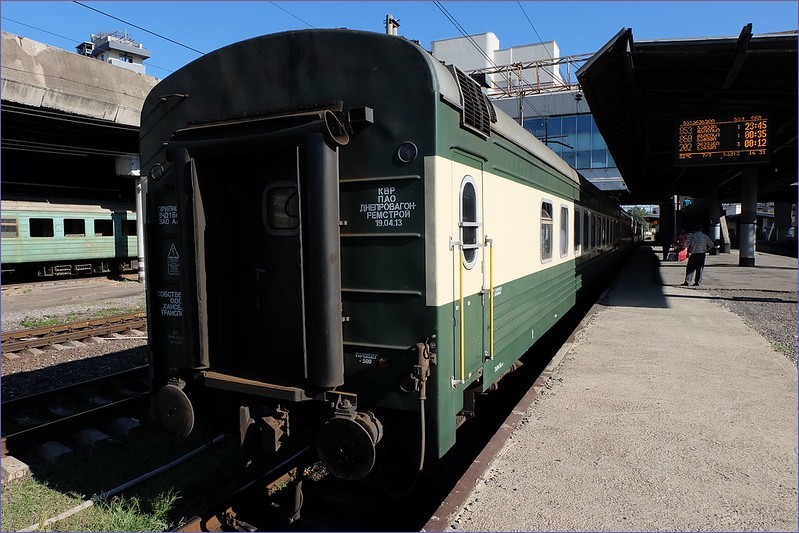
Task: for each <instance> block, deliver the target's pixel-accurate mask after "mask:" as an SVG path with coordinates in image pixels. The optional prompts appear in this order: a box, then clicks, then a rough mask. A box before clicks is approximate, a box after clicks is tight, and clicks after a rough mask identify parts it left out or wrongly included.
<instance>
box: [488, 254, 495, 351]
mask: <svg viewBox="0 0 799 533" xmlns="http://www.w3.org/2000/svg"><path fill="white" fill-rule="evenodd" d="M488 334H489V342H490V343H491V346H490V348H491V351H490V352H489V355H488V357H489V358H490V359H493V358H494V241H493V239H488Z"/></svg>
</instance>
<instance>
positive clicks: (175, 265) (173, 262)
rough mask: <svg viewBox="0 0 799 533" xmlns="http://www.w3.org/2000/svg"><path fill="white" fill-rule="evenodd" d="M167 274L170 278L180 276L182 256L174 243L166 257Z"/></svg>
mask: <svg viewBox="0 0 799 533" xmlns="http://www.w3.org/2000/svg"><path fill="white" fill-rule="evenodd" d="M166 273H167V274H168V275H170V276H180V255H179V254H178V249H177V247H176V246H175V244H174V243H172V246H171V247H170V248H169V253H168V254H167V256H166Z"/></svg>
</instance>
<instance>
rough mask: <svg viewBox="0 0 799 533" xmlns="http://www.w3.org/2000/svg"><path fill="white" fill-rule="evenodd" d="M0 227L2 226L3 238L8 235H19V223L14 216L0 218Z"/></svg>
mask: <svg viewBox="0 0 799 533" xmlns="http://www.w3.org/2000/svg"><path fill="white" fill-rule="evenodd" d="M0 227H2V235H0V236H2V237H3V238H4V239H7V238H9V237H19V224H18V223H17V219H16V218H3V219H0Z"/></svg>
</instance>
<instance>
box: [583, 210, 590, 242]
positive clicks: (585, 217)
mask: <svg viewBox="0 0 799 533" xmlns="http://www.w3.org/2000/svg"><path fill="white" fill-rule="evenodd" d="M590 217H591V215H590V214H589V213H588V211H583V250H588V249H590V248H591V243H590V242H589V238H588V236H589V235H590V233H591V219H590Z"/></svg>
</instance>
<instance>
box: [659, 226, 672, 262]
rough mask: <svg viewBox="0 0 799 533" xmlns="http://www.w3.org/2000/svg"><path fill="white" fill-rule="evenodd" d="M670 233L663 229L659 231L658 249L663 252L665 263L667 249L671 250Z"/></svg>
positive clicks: (667, 253)
mask: <svg viewBox="0 0 799 533" xmlns="http://www.w3.org/2000/svg"><path fill="white" fill-rule="evenodd" d="M670 233H671V232H670V231H666V230H664V229H661V230H660V248H661V250H662V251H663V260H664V261H666V260H668V258H669V249H670V248H671V235H670Z"/></svg>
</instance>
